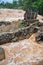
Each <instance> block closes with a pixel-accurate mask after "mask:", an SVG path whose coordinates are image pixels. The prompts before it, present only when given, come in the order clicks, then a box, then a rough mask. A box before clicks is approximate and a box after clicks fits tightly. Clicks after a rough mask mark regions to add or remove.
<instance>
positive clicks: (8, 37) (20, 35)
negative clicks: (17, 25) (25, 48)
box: [0, 22, 39, 45]
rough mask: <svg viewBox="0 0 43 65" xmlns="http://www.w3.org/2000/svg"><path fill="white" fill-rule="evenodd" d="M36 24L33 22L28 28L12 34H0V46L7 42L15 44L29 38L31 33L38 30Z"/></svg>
mask: <svg viewBox="0 0 43 65" xmlns="http://www.w3.org/2000/svg"><path fill="white" fill-rule="evenodd" d="M38 24H39V22H35V23H33V24H31V25H30V26H28V27H25V28H22V29H18V30H16V31H14V32H8V33H7V32H5V33H2V34H0V45H1V44H3V43H7V42H13V41H14V42H15V41H19V40H22V39H26V38H29V37H30V36H31V35H32V34H33V33H35V32H37V31H38V28H36V27H37V26H38Z"/></svg>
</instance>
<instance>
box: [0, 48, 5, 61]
mask: <svg viewBox="0 0 43 65" xmlns="http://www.w3.org/2000/svg"><path fill="white" fill-rule="evenodd" d="M4 59H5V51H4V49H3V48H2V47H0V61H2V60H4Z"/></svg>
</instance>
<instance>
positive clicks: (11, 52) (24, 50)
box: [0, 9, 43, 65]
mask: <svg viewBox="0 0 43 65" xmlns="http://www.w3.org/2000/svg"><path fill="white" fill-rule="evenodd" d="M5 11H6V12H5ZM3 12H5V13H3ZM15 12H16V13H15ZM18 15H20V17H18ZM23 15H24V11H21V10H9V9H8V10H6V9H5V10H2V9H1V10H0V21H1V20H10V21H11V22H12V20H17V19H19V18H20V19H21V18H22V19H23ZM1 17H2V19H1ZM16 17H17V18H16ZM12 18H14V19H12ZM38 18H40V17H38ZM41 19H42V18H40V20H41ZM35 35H36V34H33V35H32V36H31V37H30V38H29V39H24V40H21V41H19V42H13V43H6V44H4V45H0V47H2V48H4V50H5V57H6V58H5V60H3V61H1V62H0V65H37V64H38V62H39V61H41V60H43V44H38V43H37V42H36V41H35Z"/></svg>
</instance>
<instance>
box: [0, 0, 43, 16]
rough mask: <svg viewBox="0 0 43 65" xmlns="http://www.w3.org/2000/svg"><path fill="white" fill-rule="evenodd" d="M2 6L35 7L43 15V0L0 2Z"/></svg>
mask: <svg viewBox="0 0 43 65" xmlns="http://www.w3.org/2000/svg"><path fill="white" fill-rule="evenodd" d="M0 8H13V9H24V10H25V9H27V8H29V9H34V10H36V11H37V12H38V13H39V14H41V15H43V0H18V1H15V0H13V3H8V2H7V3H4V2H2V3H0Z"/></svg>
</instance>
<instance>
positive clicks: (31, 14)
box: [24, 9, 37, 22]
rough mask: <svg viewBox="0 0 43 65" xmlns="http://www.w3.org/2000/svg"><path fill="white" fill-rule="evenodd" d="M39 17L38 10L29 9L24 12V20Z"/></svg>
mask: <svg viewBox="0 0 43 65" xmlns="http://www.w3.org/2000/svg"><path fill="white" fill-rule="evenodd" d="M36 18H37V12H36V11H33V10H29V9H27V10H26V12H25V14H24V20H25V22H27V21H28V20H30V19H36Z"/></svg>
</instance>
